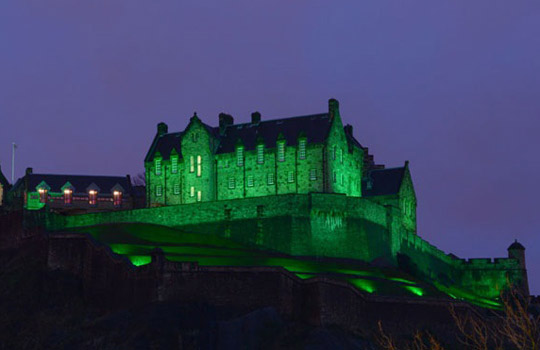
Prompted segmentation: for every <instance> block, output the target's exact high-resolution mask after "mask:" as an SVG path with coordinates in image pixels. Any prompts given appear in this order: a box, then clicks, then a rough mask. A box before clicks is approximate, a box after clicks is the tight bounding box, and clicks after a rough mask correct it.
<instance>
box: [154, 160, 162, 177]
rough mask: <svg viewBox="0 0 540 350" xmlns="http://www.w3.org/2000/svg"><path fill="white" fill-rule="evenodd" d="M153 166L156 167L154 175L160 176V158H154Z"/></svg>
mask: <svg viewBox="0 0 540 350" xmlns="http://www.w3.org/2000/svg"><path fill="white" fill-rule="evenodd" d="M155 166H156V175H161V158H156V160H155Z"/></svg>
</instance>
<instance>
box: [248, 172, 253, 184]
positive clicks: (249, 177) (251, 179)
mask: <svg viewBox="0 0 540 350" xmlns="http://www.w3.org/2000/svg"><path fill="white" fill-rule="evenodd" d="M247 185H248V187H253V175H249V176H248V177H247Z"/></svg>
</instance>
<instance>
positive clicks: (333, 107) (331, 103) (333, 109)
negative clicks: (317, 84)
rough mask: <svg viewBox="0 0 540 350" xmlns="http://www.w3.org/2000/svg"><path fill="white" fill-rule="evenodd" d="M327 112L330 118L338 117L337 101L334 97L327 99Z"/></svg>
mask: <svg viewBox="0 0 540 350" xmlns="http://www.w3.org/2000/svg"><path fill="white" fill-rule="evenodd" d="M328 114H329V115H330V119H334V118H335V117H339V102H338V100H336V99H335V98H331V99H329V100H328Z"/></svg>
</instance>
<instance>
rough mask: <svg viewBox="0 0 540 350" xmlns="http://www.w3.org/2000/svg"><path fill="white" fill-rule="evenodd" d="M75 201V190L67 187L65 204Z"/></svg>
mask: <svg viewBox="0 0 540 350" xmlns="http://www.w3.org/2000/svg"><path fill="white" fill-rule="evenodd" d="M71 203H73V191H72V190H70V189H69V188H66V189H65V190H64V204H71Z"/></svg>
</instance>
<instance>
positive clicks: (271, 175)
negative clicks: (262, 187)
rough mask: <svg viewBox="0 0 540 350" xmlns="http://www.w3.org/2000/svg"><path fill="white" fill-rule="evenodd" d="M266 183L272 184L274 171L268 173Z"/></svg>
mask: <svg viewBox="0 0 540 350" xmlns="http://www.w3.org/2000/svg"><path fill="white" fill-rule="evenodd" d="M267 179H268V184H269V185H273V184H274V173H268V178H267Z"/></svg>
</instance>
